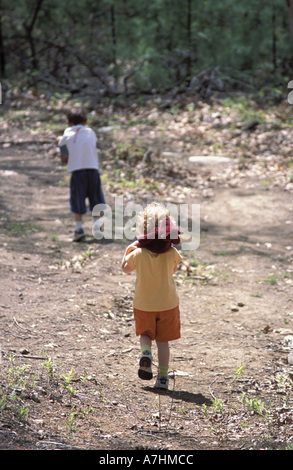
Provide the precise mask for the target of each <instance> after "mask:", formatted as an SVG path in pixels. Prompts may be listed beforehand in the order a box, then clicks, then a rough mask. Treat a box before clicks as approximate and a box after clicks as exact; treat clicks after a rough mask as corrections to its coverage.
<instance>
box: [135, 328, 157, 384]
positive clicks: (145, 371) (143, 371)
mask: <svg viewBox="0 0 293 470" xmlns="http://www.w3.org/2000/svg"><path fill="white" fill-rule="evenodd" d="M151 346H152V340H151V338H150V337H149V336H148V335H141V336H140V347H141V356H140V360H139V369H138V376H139V377H140V378H141V379H142V380H151V379H152V378H153V373H152V355H151Z"/></svg>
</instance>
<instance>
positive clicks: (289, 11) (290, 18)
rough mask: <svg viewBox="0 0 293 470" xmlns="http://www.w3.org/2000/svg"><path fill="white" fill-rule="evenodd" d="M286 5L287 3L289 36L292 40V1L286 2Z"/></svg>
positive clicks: (287, 0)
mask: <svg viewBox="0 0 293 470" xmlns="http://www.w3.org/2000/svg"><path fill="white" fill-rule="evenodd" d="M286 3H287V10H288V18H289V28H290V35H291V39H293V0H286Z"/></svg>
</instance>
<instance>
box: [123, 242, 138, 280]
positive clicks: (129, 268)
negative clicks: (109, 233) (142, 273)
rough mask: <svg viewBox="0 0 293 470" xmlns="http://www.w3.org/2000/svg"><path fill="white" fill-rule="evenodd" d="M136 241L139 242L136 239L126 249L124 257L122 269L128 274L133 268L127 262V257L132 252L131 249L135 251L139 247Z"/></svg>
mask: <svg viewBox="0 0 293 470" xmlns="http://www.w3.org/2000/svg"><path fill="white" fill-rule="evenodd" d="M136 243H137V242H136V241H135V242H133V243H131V244H130V245H128V247H127V248H126V250H125V253H124V256H123V259H122V265H121V268H122V271H123V272H124V273H126V274H130V273H131V272H132V271H133V268H131V267H130V266H129V264H127V261H126V257H127V255H129V253H131V251H133V250H135V249H136V248H137V246H136Z"/></svg>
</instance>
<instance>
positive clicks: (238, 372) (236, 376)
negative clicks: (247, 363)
mask: <svg viewBox="0 0 293 470" xmlns="http://www.w3.org/2000/svg"><path fill="white" fill-rule="evenodd" d="M243 372H244V365H243V364H242V363H241V365H240V366H239V367H237V368H236V369H235V372H234V375H233V381H236V380H238V379H239V377H240V376H241V375H242V374H243Z"/></svg>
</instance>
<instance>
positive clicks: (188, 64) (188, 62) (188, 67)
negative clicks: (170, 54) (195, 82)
mask: <svg viewBox="0 0 293 470" xmlns="http://www.w3.org/2000/svg"><path fill="white" fill-rule="evenodd" d="M191 2H192V0H187V23H186V33H187V34H186V36H187V38H186V39H187V49H188V50H187V54H188V55H187V58H186V84H187V86H189V85H190V82H191V73H192V71H191V69H192V58H191V47H192V44H191V41H192V38H191V20H192V17H191V15H192V13H191Z"/></svg>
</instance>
